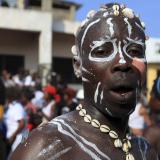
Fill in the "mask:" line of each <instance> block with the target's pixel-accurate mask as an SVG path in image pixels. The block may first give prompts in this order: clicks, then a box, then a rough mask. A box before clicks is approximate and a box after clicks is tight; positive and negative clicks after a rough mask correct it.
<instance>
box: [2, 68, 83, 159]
mask: <svg viewBox="0 0 160 160" xmlns="http://www.w3.org/2000/svg"><path fill="white" fill-rule="evenodd" d="M55 79H56V78H55V77H54V80H53V81H51V82H50V83H48V84H47V85H46V86H44V87H42V86H41V81H40V78H39V77H38V76H37V74H33V75H31V74H30V73H29V72H28V71H25V70H20V72H18V73H17V74H16V75H15V76H11V74H10V73H9V72H8V71H7V70H3V71H2V74H1V78H0V82H1V84H0V92H1V94H0V100H1V101H0V104H1V106H0V135H1V137H0V139H1V142H0V148H1V149H0V152H1V153H0V155H1V156H2V157H1V158H0V159H3V160H4V159H5V158H6V157H8V156H9V154H10V153H11V152H13V151H14V150H15V148H16V147H17V145H18V144H19V143H20V142H21V140H22V139H23V138H22V137H25V136H27V135H28V133H29V132H30V131H31V130H33V129H34V128H36V127H37V126H38V125H40V124H41V123H43V124H44V123H47V122H48V121H50V120H51V119H53V118H54V117H57V116H59V115H62V114H65V113H68V112H70V111H72V110H74V109H75V108H76V106H77V104H78V103H79V100H82V99H83V90H80V91H78V90H75V89H73V88H70V87H68V85H66V84H64V83H61V82H60V81H58V80H56V81H55ZM57 79H59V78H57Z"/></svg>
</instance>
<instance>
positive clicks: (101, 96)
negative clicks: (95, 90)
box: [100, 90, 103, 103]
mask: <svg viewBox="0 0 160 160" xmlns="http://www.w3.org/2000/svg"><path fill="white" fill-rule="evenodd" d="M100 98H101V99H100V103H102V100H103V90H102V91H101V95H100Z"/></svg>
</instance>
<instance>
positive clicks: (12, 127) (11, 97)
mask: <svg viewBox="0 0 160 160" xmlns="http://www.w3.org/2000/svg"><path fill="white" fill-rule="evenodd" d="M19 100H20V90H19V89H18V88H17V87H10V88H7V90H6V101H7V108H6V111H5V113H4V122H5V124H6V127H7V140H8V143H9V146H10V147H11V152H13V151H14V150H15V149H16V147H17V146H18V145H19V143H20V142H21V140H22V136H23V133H25V132H26V124H27V122H26V121H27V116H26V112H25V110H24V107H23V106H22V104H21V103H20V101H19Z"/></svg>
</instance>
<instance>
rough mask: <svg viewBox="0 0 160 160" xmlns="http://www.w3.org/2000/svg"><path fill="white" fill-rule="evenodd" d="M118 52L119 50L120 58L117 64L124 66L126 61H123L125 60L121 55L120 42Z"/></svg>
mask: <svg viewBox="0 0 160 160" xmlns="http://www.w3.org/2000/svg"><path fill="white" fill-rule="evenodd" d="M118 50H119V56H120V60H119V63H120V64H125V63H126V61H125V59H124V57H123V53H122V50H121V41H119V43H118Z"/></svg>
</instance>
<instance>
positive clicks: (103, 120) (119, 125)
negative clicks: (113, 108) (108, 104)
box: [82, 103, 128, 139]
mask: <svg viewBox="0 0 160 160" xmlns="http://www.w3.org/2000/svg"><path fill="white" fill-rule="evenodd" d="M82 106H83V108H85V109H86V111H87V114H89V115H90V116H91V117H92V118H93V119H97V120H98V121H99V122H100V124H101V125H102V124H103V125H107V126H108V127H109V128H110V129H111V130H114V131H116V132H117V134H118V135H119V137H120V138H122V139H123V138H125V136H126V130H127V126H128V125H127V124H128V117H124V118H117V117H111V116H110V115H104V114H103V113H102V112H100V111H99V110H98V109H97V108H96V107H95V106H92V105H89V104H87V103H84V104H82Z"/></svg>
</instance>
